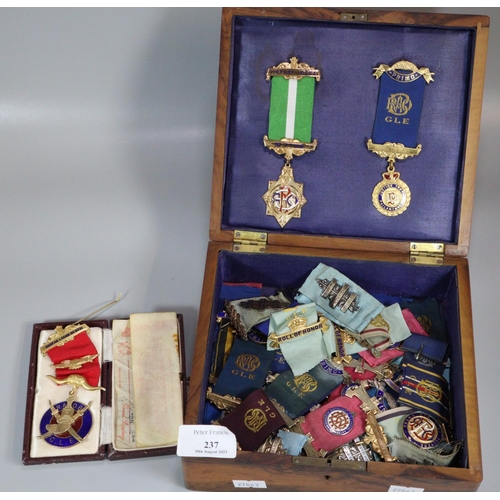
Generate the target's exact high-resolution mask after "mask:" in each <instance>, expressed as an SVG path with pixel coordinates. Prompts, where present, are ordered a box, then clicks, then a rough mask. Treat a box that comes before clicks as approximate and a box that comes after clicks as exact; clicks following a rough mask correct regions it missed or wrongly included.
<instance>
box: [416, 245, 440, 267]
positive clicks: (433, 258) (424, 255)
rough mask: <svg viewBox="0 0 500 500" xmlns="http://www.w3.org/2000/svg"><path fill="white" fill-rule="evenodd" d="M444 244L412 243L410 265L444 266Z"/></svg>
mask: <svg viewBox="0 0 500 500" xmlns="http://www.w3.org/2000/svg"><path fill="white" fill-rule="evenodd" d="M443 263H444V243H410V264H426V265H429V266H442V265H443Z"/></svg>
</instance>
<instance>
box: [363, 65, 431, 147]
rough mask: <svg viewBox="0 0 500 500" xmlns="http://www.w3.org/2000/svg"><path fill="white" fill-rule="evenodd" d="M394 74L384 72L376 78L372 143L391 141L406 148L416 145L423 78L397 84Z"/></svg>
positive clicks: (423, 84) (422, 95)
mask: <svg viewBox="0 0 500 500" xmlns="http://www.w3.org/2000/svg"><path fill="white" fill-rule="evenodd" d="M391 74H392V76H393V77H394V75H396V74H397V73H395V72H392V73H391V71H388V72H386V73H384V74H383V75H382V76H381V77H380V90H379V96H378V104H377V114H376V117H375V125H374V127H373V137H372V140H373V142H374V143H375V144H383V143H385V142H394V143H401V144H404V145H405V146H406V147H408V148H414V147H416V146H417V136H418V127H419V123H420V115H421V112H422V103H423V99H424V89H425V85H426V82H425V79H424V77H423V76H421V75H420V74H418V73H416V74H415V75H416V76H415V79H412V80H409V81H404V82H402V81H398V80H394V79H393V78H391V76H389V75H391Z"/></svg>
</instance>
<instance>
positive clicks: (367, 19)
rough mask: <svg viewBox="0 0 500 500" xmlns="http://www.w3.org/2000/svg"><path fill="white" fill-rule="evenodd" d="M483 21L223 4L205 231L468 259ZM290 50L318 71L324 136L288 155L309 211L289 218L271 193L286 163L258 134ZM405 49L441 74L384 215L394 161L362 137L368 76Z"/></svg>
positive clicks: (369, 100) (367, 132) (370, 104)
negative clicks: (378, 197) (401, 208)
mask: <svg viewBox="0 0 500 500" xmlns="http://www.w3.org/2000/svg"><path fill="white" fill-rule="evenodd" d="M488 26H489V18H488V17H486V16H456V15H449V14H422V13H407V12H396V13H395V12H387V11H363V12H361V11H357V12H355V13H350V14H349V15H346V14H345V13H343V12H341V11H340V10H335V9H326V8H303V9H295V8H294V9H288V8H272V9H260V8H255V9H254V8H225V9H223V14H222V29H221V51H220V68H219V87H218V101H217V125H216V136H215V155H214V175H213V185H212V207H211V220H210V239H211V240H215V241H235V239H238V236H239V234H240V233H242V232H247V231H248V232H251V236H250V238H254V237H256V238H257V240H260V239H262V240H267V243H268V244H271V245H287V246H300V247H317V248H338V249H346V250H373V251H385V252H398V253H399V252H401V253H409V252H410V246H413V245H414V244H418V245H420V244H428V243H432V244H435V245H436V246H438V247H439V246H441V248H443V247H444V254H445V255H455V256H466V255H467V253H468V248H469V238H470V227H471V220H472V207H473V192H474V182H475V169H476V160H477V151H478V142H479V126H480V117H481V105H482V95H483V86H484V72H485V67H486V52H487V41H488ZM294 56H295V57H298V58H299V60H300V61H301V62H306V63H307V64H309V65H310V66H313V67H315V68H319V69H320V70H321V80H320V81H319V83H317V84H316V90H315V104H314V112H313V123H312V136H313V138H314V139H317V141H318V146H317V149H316V150H315V151H313V152H311V153H308V154H305V155H303V156H300V157H298V158H294V159H293V162H292V166H293V169H294V175H295V180H296V182H300V183H303V185H304V196H305V197H306V199H307V203H306V204H305V206H304V207H303V208H302V214H301V218H292V219H291V220H290V221H289V222H288V223H287V224H286V226H285V227H283V228H281V227H280V225H279V224H278V222H277V221H276V219H275V218H274V217H272V216H269V215H266V205H265V202H264V201H263V199H262V196H263V194H264V193H265V192H266V191H267V189H268V182H269V181H271V180H273V181H274V180H276V179H278V176H279V175H280V172H281V168H282V167H283V164H284V160H283V157H282V156H279V155H278V154H276V153H274V152H272V151H270V150H269V149H267V148H266V147H264V144H263V136H264V135H265V134H267V130H268V119H269V96H270V82H269V81H266V71H267V69H268V68H270V67H273V66H276V65H278V64H279V63H281V62H286V61H289V60H290V58H291V57H294ZM402 59H406V60H410V61H412V62H414V63H415V64H416V65H417V66H419V67H421V66H425V67H428V68H429V69H430V71H432V72H433V73H434V81H433V82H432V83H431V84H430V85H428V86H427V87H428V88H426V90H425V93H424V103H423V108H422V115H421V121H420V127H419V131H418V143H419V144H422V151H421V153H420V154H419V156H416V157H413V158H409V159H407V160H404V161H397V162H396V169H397V171H398V172H400V173H401V176H402V178H403V179H404V181H405V182H406V184H407V185H408V186H409V187H410V189H411V204H410V206H409V207H408V209H407V210H406V211H405V212H404V213H402V214H401V215H398V216H397V217H386V216H384V215H381V214H380V213H379V212H378V211H377V210H376V209H375V208H374V206H373V204H372V191H373V189H374V187H375V185H376V184H377V183H378V182H379V181H380V180H381V178H382V177H381V176H382V174H383V173H384V172H385V171H386V167H387V164H386V161H385V160H384V159H383V158H380V157H378V156H377V155H374V154H373V153H372V152H370V151H369V150H368V148H367V145H366V144H367V140H368V139H369V138H371V137H372V132H373V126H374V120H375V114H376V107H377V100H378V93H379V86H380V82H379V81H378V80H376V79H375V78H374V77H373V76H372V75H373V69H374V68H375V67H377V66H379V65H380V64H388V65H392V64H394V63H395V62H397V61H399V60H402ZM243 234H245V233H243ZM261 251H264V250H261Z"/></svg>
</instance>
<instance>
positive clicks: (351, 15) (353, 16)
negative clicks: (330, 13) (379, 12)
mask: <svg viewBox="0 0 500 500" xmlns="http://www.w3.org/2000/svg"><path fill="white" fill-rule="evenodd" d="M340 20H341V21H344V22H347V23H360V22H363V23H366V22H367V21H368V14H367V13H366V12H341V13H340Z"/></svg>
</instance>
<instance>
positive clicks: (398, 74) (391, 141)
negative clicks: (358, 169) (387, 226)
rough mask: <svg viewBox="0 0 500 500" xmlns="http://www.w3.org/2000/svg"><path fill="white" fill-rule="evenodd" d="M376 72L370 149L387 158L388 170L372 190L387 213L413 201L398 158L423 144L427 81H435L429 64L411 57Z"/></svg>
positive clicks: (415, 152) (396, 212)
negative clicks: (420, 140) (421, 129)
mask: <svg viewBox="0 0 500 500" xmlns="http://www.w3.org/2000/svg"><path fill="white" fill-rule="evenodd" d="M373 75H374V76H375V78H377V79H380V91H379V96H378V104H377V114H376V117H375V125H374V127H373V140H372V139H369V140H368V142H367V147H368V150H369V151H371V152H372V153H375V154H376V155H378V156H380V157H381V158H386V159H387V171H386V172H384V173H383V174H382V180H381V181H380V182H379V183H378V184H377V185H376V186H375V188H374V189H373V192H372V203H373V205H374V207H375V208H376V209H377V211H378V212H379V213H381V214H382V215H385V216H387V217H394V216H396V215H400V214H402V213H403V212H404V211H405V210H406V209H407V208H408V207H409V205H410V201H411V192H410V188H409V187H408V185H407V184H406V183H405V182H403V181H402V180H401V175H400V173H399V172H396V169H395V166H394V165H395V162H396V160H405V159H407V158H410V157H412V156H417V155H419V154H420V151H421V150H422V146H421V145H420V144H417V135H418V128H419V124H420V115H421V113H422V105H423V98H424V90H425V86H426V83H427V84H428V83H430V82H432V81H433V78H432V76H433V75H434V73H431V72H430V71H429V69H428V68H418V67H417V66H415V65H414V64H413V63H411V62H409V61H405V60H402V61H398V62H397V63H395V64H393V65H392V66H388V65H386V64H381V65H380V66H378V67H377V68H375V70H374V73H373Z"/></svg>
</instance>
